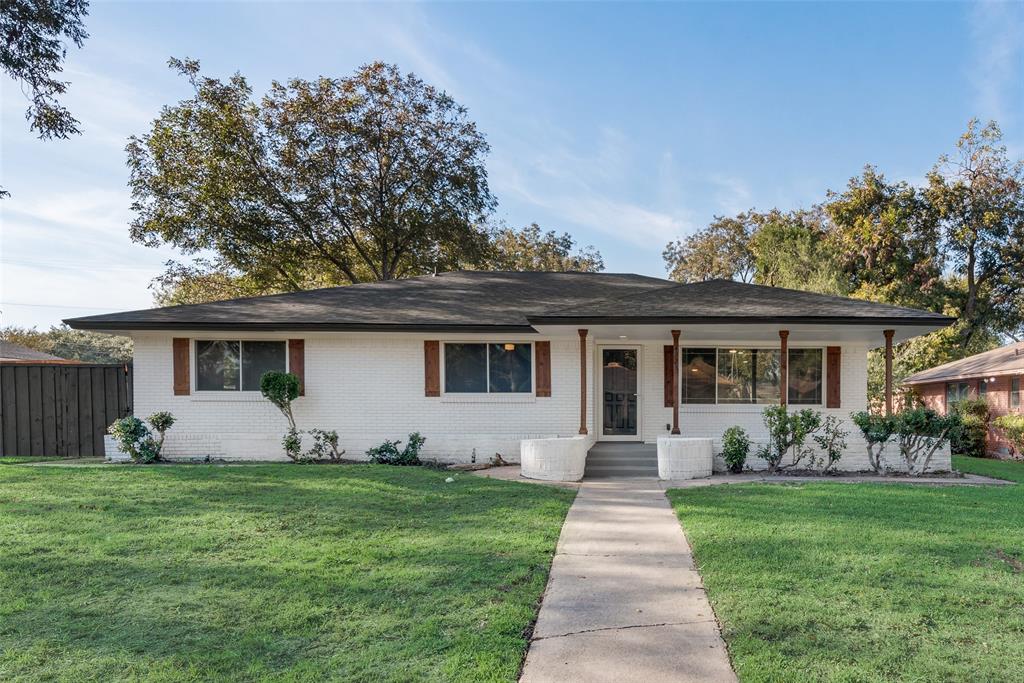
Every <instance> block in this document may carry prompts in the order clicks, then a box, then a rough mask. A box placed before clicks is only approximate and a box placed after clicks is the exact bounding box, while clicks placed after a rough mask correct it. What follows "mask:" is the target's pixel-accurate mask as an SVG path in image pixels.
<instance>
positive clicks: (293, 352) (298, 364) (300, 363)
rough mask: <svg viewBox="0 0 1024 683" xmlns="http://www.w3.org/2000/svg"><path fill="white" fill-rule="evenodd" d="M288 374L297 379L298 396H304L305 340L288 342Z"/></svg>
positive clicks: (290, 340)
mask: <svg viewBox="0 0 1024 683" xmlns="http://www.w3.org/2000/svg"><path fill="white" fill-rule="evenodd" d="M288 372H290V373H292V374H293V375H295V376H296V377H298V378H299V396H305V395H306V340H305V339H289V340H288Z"/></svg>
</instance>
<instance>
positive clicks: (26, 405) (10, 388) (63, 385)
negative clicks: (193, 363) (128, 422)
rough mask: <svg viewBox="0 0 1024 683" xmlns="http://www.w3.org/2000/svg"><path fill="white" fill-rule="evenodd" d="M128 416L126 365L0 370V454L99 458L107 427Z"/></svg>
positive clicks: (129, 383) (24, 366)
mask: <svg viewBox="0 0 1024 683" xmlns="http://www.w3.org/2000/svg"><path fill="white" fill-rule="evenodd" d="M131 414H132V366H131V365H130V364H129V365H49V364H46V363H14V364H2V365H0V432H2V433H0V455H52V456H56V457H66V458H74V457H86V456H96V455H103V454H104V453H103V435H104V434H105V433H106V431H107V427H109V426H110V423H111V422H113V421H114V420H116V419H118V418H119V417H125V416H127V415H131Z"/></svg>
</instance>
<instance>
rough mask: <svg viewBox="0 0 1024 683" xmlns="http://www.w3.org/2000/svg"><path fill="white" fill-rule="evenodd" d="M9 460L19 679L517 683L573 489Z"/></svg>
mask: <svg viewBox="0 0 1024 683" xmlns="http://www.w3.org/2000/svg"><path fill="white" fill-rule="evenodd" d="M446 476H448V474H447V473H442V472H436V471H430V470H427V469H423V468H389V467H385V466H372V465H366V466H308V467H302V466H297V465H258V466H246V467H214V466H178V467H146V468H142V467H138V468H134V467H109V466H107V467H104V466H98V467H78V468H60V467H47V466H42V467H27V466H20V467H19V466H6V467H0V680H4V681H13V680H26V681H32V680H61V681H76V682H77V681H87V680H99V681H114V680H145V681H186V680H237V681H243V680H244V681H251V680H275V681H300V680H325V679H333V680H359V681H368V680H373V681H409V680H453V681H455V680H464V681H513V680H515V678H516V674H517V672H518V669H519V665H520V659H521V657H522V654H523V652H524V649H525V647H526V640H525V638H524V635H523V632H524V629H526V628H527V626H528V625H529V624H530V623H531V622H532V620H533V619H534V617H535V612H536V605H537V601H538V600H539V598H540V596H541V593H542V592H543V590H544V585H545V582H546V580H547V574H548V569H549V566H550V563H551V557H552V553H553V551H554V547H555V542H556V541H557V539H558V534H559V530H560V527H561V525H562V521H563V519H564V517H565V514H566V511H567V510H568V507H569V505H570V503H571V501H572V497H573V495H574V493H573V492H572V491H568V490H564V489H558V488H551V487H546V486H531V485H526V484H515V483H507V482H499V481H493V480H487V479H483V478H479V477H473V476H469V475H461V476H459V477H458V480H457V481H456V482H455V483H453V484H446V483H445V482H444V479H445V477H446Z"/></svg>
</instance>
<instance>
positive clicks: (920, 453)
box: [892, 408, 961, 477]
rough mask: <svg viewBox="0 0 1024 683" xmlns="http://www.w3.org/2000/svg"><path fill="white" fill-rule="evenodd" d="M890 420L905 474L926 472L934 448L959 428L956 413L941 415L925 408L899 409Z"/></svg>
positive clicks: (912, 474) (916, 474)
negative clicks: (904, 465) (905, 469)
mask: <svg viewBox="0 0 1024 683" xmlns="http://www.w3.org/2000/svg"><path fill="white" fill-rule="evenodd" d="M892 421H893V432H894V433H895V435H896V439H897V442H898V443H899V447H900V456H902V458H903V462H904V463H905V464H906V467H907V474H910V475H911V476H915V477H919V476H921V475H922V474H924V473H925V470H927V469H928V463H929V462H931V459H932V456H933V455H935V451H937V450H939V448H941V447H942V445H943V444H944V443H946V441H948V440H949V437H950V435H951V434H954V433H956V431H957V430H958V429H960V428H961V420H960V416H959V415H957V414H955V413H954V414H950V415H946V416H943V415H939V414H938V413H936V412H935V411H934V410H929V409H928V408H911V409H909V410H903V411H900V412H899V413H896V415H894V416H893V417H892Z"/></svg>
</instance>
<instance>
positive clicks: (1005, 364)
mask: <svg viewBox="0 0 1024 683" xmlns="http://www.w3.org/2000/svg"><path fill="white" fill-rule="evenodd" d="M1022 374H1024V342H1017V343H1016V344H1009V345H1008V346H1002V347H1000V348H998V349H992V350H991V351H985V352H984V353H978V354H975V355H973V356H968V357H967V358H961V359H960V360H955V361H953V362H952V363H946V364H945V365H939V366H937V367H934V368H930V369H928V370H922V371H921V372H918V373H916V374H913V375H911V376H910V377H907V378H906V379H905V380H903V383H904V384H930V383H932V382H947V381H950V380H958V379H971V378H974V377H997V376H1001V375H1022Z"/></svg>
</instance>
